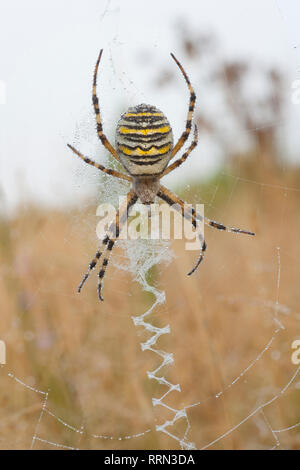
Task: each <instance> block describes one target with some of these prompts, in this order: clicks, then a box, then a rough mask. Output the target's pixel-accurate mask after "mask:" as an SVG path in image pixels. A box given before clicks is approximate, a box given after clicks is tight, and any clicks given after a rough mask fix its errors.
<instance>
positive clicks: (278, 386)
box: [0, 1, 300, 450]
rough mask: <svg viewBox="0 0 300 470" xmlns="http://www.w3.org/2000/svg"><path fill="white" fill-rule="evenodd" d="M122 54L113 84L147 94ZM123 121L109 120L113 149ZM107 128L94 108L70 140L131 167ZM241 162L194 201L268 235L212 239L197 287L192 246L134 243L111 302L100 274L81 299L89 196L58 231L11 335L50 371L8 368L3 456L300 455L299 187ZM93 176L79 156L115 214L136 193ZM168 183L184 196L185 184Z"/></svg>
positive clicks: (110, 6) (83, 175)
mask: <svg viewBox="0 0 300 470" xmlns="http://www.w3.org/2000/svg"><path fill="white" fill-rule="evenodd" d="M278 7H279V9H280V13H282V8H284V7H283V2H276V3H274V9H276V8H278ZM111 14H113V15H115V16H117V15H118V11H117V10H116V9H115V4H114V2H109V1H108V2H107V4H106V5H105V7H104V10H103V14H102V17H101V21H103V20H104V19H105V17H106V15H111ZM285 20H286V19H285ZM118 45H119V38H118V36H116V38H114V39H113V41H112V42H111V50H109V51H108V57H109V59H108V62H109V66H110V71H111V74H112V77H114V82H113V83H114V84H115V86H119V87H120V88H121V89H123V91H124V93H126V92H129V93H131V94H132V95H133V96H134V97H135V89H134V87H135V85H130V81H131V79H130V78H129V77H128V76H126V74H125V75H123V74H122V75H120V73H119V71H118V69H117V65H116V64H115V61H114V58H113V52H112V50H113V47H114V46H116V47H117V46H118ZM106 89H108V88H106ZM137 94H138V93H137ZM125 107H126V106H125ZM104 108H107V106H106V105H105V107H104ZM105 110H107V109H104V111H105ZM173 119H174V118H173ZM271 121H272V122H271V123H270V118H269V116H268V117H267V118H266V121H265V122H262V123H261V127H262V128H264V127H270V128H277V127H278V128H280V126H282V119H281V118H280V119H279V122H278V120H277V119H274V118H272V120H271ZM113 122H114V119H112V118H111V119H107V120H106V121H105V126H106V128H107V129H108V135H109V137H110V138H112V135H113V132H112V130H111V131H109V128H110V127H111V129H113ZM94 127H95V126H94V116H93V114H92V112H90V111H87V110H83V115H82V116H81V117H80V119H77V126H76V130H75V132H73V134H72V136H71V143H72V144H74V145H75V146H76V147H78V148H79V149H80V150H81V151H82V152H83V153H84V154H86V155H89V156H90V157H91V158H94V159H96V160H97V161H100V162H101V163H103V164H105V165H107V166H108V165H109V166H113V167H115V168H116V166H115V163H114V161H113V160H112V159H111V158H110V157H108V156H107V155H106V154H105V152H104V151H103V149H102V147H101V146H99V142H98V140H97V136H96V135H95V130H94ZM257 131H258V126H257V127H256V128H251V126H250V127H248V129H247V130H246V131H244V132H245V134H247V133H248V134H249V136H250V138H251V135H252V134H254V133H257ZM225 133H226V130H225ZM63 140H64V141H65V142H67V141H70V137H69V136H68V138H67V137H64V139H63ZM197 157H199V155H197V154H196V155H195V156H194V157H191V158H194V159H196V158H197ZM236 162H237V163H235V164H234V165H233V166H224V170H222V172H221V173H219V174H218V177H217V178H216V179H214V180H211V181H210V182H209V183H208V184H204V185H203V186H204V190H203V192H202V191H201V188H200V189H199V188H198V187H197V188H194V187H193V184H192V183H191V186H185V188H184V191H185V192H184V198H185V199H186V200H187V202H191V201H190V200H189V198H192V197H193V195H194V201H197V202H201V203H204V205H205V213H206V215H207V216H209V217H210V216H211V214H214V218H216V220H219V221H220V222H222V223H228V225H235V226H237V227H239V226H241V227H243V228H249V229H254V230H255V231H256V232H257V236H256V238H255V239H254V240H248V239H246V238H243V236H239V235H234V234H225V233H222V232H221V233H220V232H213V229H207V230H206V232H205V234H206V236H207V239H208V252H207V256H206V258H205V261H204V263H203V264H202V265H201V267H200V269H199V271H198V272H197V273H196V274H195V275H194V276H193V277H191V278H188V277H187V276H186V273H187V272H188V270H189V268H190V267H191V266H190V264H191V263H193V261H194V258H196V256H197V252H191V253H187V252H185V250H184V242H183V241H180V242H172V241H169V240H167V241H166V240H131V241H127V240H121V241H120V242H119V244H118V248H116V249H115V251H114V252H113V255H112V258H111V262H110V268H109V270H108V272H107V275H106V277H105V282H104V298H105V302H104V303H103V304H102V303H101V304H99V303H98V300H97V296H96V281H95V278H96V276H95V273H93V275H92V276H91V279H90V280H89V281H88V285H87V286H86V291H84V292H83V293H82V294H81V297H80V300H78V295H77V293H76V285H73V282H74V279H75V280H76V279H77V278H78V281H79V280H80V276H81V274H83V272H84V269H85V268H86V267H87V265H88V262H89V261H90V259H91V258H92V256H93V254H94V252H95V251H96V244H97V239H96V236H95V229H96V224H97V222H98V218H97V217H96V216H95V213H96V210H95V206H96V204H95V203H94V202H92V205H91V199H87V202H86V203H82V201H80V202H78V206H77V207H76V209H75V210H73V209H72V210H70V213H69V214H68V223H67V224H65V225H63V226H62V227H61V226H60V227H59V233H58V236H59V237H60V239H61V240H62V245H61V246H60V252H59V253H56V254H54V255H53V259H52V258H51V257H50V258H49V257H48V258H47V263H48V264H49V266H48V273H49V279H48V277H47V275H46V273H47V271H42V275H41V278H39V273H36V274H35V278H34V279H35V289H34V290H32V291H31V294H30V295H27V290H26V283H25V284H24V285H23V286H22V285H21V284H22V283H21V282H20V296H19V299H18V302H19V304H18V305H21V307H20V308H21V309H23V310H22V315H21V317H20V318H19V317H18V316H17V315H15V316H14V319H13V320H12V321H11V322H10V323H9V328H8V334H7V335H6V336H5V335H3V338H2V337H1V338H0V339H4V340H5V341H6V344H7V346H8V352H9V347H10V345H11V344H12V343H13V342H14V341H17V342H18V341H19V337H18V335H17V334H15V333H14V330H18V329H19V330H20V331H22V332H24V338H25V339H24V341H25V343H27V345H29V346H26V347H25V348H23V347H22V346H20V349H19V350H18V348H17V349H16V351H17V352H16V354H17V356H18V355H20V356H22V354H25V353H26V354H27V355H28V356H29V357H32V356H39V355H41V358H40V363H38V361H37V359H32V364H33V365H32V367H28V365H24V370H26V373H24V374H23V373H22V367H20V366H16V367H15V368H11V367H10V361H9V356H8V360H7V365H5V366H4V365H3V366H1V370H0V374H1V379H2V382H3V386H4V387H5V390H6V393H5V394H4V398H3V405H2V407H1V408H2V410H1V422H0V438H1V440H0V445H1V446H3V448H8V447H16V448H18V447H27V448H32V449H37V448H40V449H51V448H60V449H66V450H68V449H69V450H75V449H83V448H95V449H111V448H112V449H124V448H141V449H143V448H148V449H149V448H170V449H176V448H180V449H209V448H212V449H220V448H236V449H246V448H258V449H280V448H282V449H284V448H297V447H298V448H299V444H300V441H299V429H300V410H299V390H300V379H299V369H300V366H299V365H298V364H295V363H294V362H293V361H292V359H291V357H292V353H293V349H292V346H291V345H292V342H293V341H294V340H295V339H297V338H298V339H299V321H300V311H299V308H298V305H299V301H298V300H299V299H298V295H299V294H298V292H297V279H299V269H298V266H297V264H298V263H297V259H299V248H298V245H297V240H298V238H299V228H300V227H299V220H298V219H297V217H295V216H294V215H295V213H296V211H297V208H298V205H299V197H300V189H299V187H297V184H296V180H295V179H292V177H290V169H289V168H288V167H287V166H285V165H284V164H281V166H280V170H281V173H280V174H281V175H284V177H285V178H286V179H285V180H284V181H283V182H282V183H281V181H280V180H279V179H278V178H276V175H275V176H274V178H272V179H270V178H269V173H268V171H269V169H268V168H267V169H266V168H265V167H264V166H263V165H262V166H261V167H259V168H258V171H256V172H253V173H252V174H251V173H249V172H246V173H245V172H244V171H242V170H243V169H242V163H241V162H242V159H239V157H237V161H236ZM82 165H83V164H82V162H80V161H78V163H77V164H76V167H75V170H74V174H73V178H74V191H75V192H76V190H77V189H78V190H79V189H81V187H82V185H83V184H84V185H86V186H89V187H91V188H93V190H94V191H95V192H93V191H91V193H92V196H94V195H95V194H96V192H97V195H96V196H95V198H96V201H97V203H100V202H110V203H112V204H114V205H115V206H116V205H117V203H118V197H119V195H120V194H122V195H125V194H126V192H127V191H128V187H129V186H128V185H127V183H124V182H119V181H118V180H116V179H113V178H110V177H106V176H103V177H102V176H101V177H100V178H99V174H97V172H96V171H94V170H92V169H89V168H88V169H87V168H83V167H82ZM232 168H234V170H233V169H232ZM298 181H299V180H298ZM169 186H170V189H173V190H174V191H175V192H176V187H174V183H172V182H170V185H169ZM224 186H225V189H224ZM220 198H221V199H223V198H224V201H223V203H222V205H221V209H220V204H219V201H220ZM239 199H240V201H239ZM248 200H250V203H249V205H248V206H246V209H245V212H247V214H248V215H247V214H244V213H243V207H245V206H244V204H247V201H248ZM268 213H269V214H270V215H268ZM56 216H57V214H54V215H53V217H56ZM58 217H59V215H58ZM53 223H54V222H52V221H51V220H50V222H47V223H45V222H43V223H42V222H41V223H40V225H39V224H38V223H37V224H36V230H35V240H36V243H37V245H39V246H45V245H43V240H47V243H49V244H50V248H49V250H50V249H53V250H54V248H53V247H54V244H53V241H52V238H51V237H52V236H53V233H52V232H53V230H55V229H52V228H51V227H52V226H51V224H53ZM53 227H54V226H53ZM209 230H210V232H209V233H208V231H209ZM49 233H50V239H49ZM51 247H52V248H51ZM64 251H65V252H66V253H67V255H66V256H67V261H65V260H64V258H63V252H64ZM32 252H34V249H33V248H29V249H28V250H27V256H28V257H30V255H31V254H32ZM17 253H18V254H19V253H20V250H19V251H18V250H17ZM60 258H61V259H60ZM14 263H15V265H14V272H17V273H19V276H20V277H22V276H23V275H24V272H25V274H26V266H25V265H26V257H25V258H24V259H22V258H20V259H19V261H14ZM7 269H8V268H7ZM64 272H65V278H66V279H72V284H70V283H69V282H68V280H64ZM74 272H75V274H76V275H75V274H74ZM14 276H17V274H14ZM12 279H13V281H14V280H16V279H17V277H15V278H13V275H12ZM18 282H19V281H18ZM9 288H11V286H10V285H9ZM37 299H38V300H37ZM51 299H54V304H53V306H51V307H49V306H48V305H47V304H48V303H49V302H50V300H51ZM59 303H62V304H65V305H66V312H64V309H63V308H62V310H60V307H59ZM70 306H71V308H70ZM35 308H36V311H35ZM69 308H70V312H71V313H69V311H67V309H69ZM72 308H73V310H72ZM39 312H42V319H40V318H39V317H38V315H37V313H39ZM31 313H32V315H33V318H34V320H33V321H32V322H30V320H28V318H27V317H28V315H29V314H31ZM53 313H55V315H54V319H53V320H51V315H52V314H53ZM64 314H65V315H66V318H65V317H64ZM64 322H65V323H64ZM70 330H73V331H72V335H73V336H72V337H69V336H70ZM81 330H84V334H82V332H81ZM38 332H39V334H40V339H38V338H37V336H38ZM98 339H99V343H98ZM55 348H56V352H54V353H53V352H51V354H50V349H51V350H53V349H55ZM111 356H113V358H112V357H111ZM20 363H21V365H22V363H23V359H22V358H21V359H20ZM47 369H48V371H49V373H47ZM9 395H11V397H12V398H11V400H12V401H11V402H9ZM5 403H9V404H8V405H7V406H6V404H5ZM13 433H15V434H13ZM13 436H14V437H13ZM13 439H15V440H14V441H13ZM1 441H2V444H1Z"/></svg>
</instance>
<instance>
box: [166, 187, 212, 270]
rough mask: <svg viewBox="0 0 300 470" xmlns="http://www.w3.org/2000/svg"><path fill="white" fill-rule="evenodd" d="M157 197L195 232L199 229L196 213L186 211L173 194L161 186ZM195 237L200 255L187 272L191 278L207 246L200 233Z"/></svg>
mask: <svg viewBox="0 0 300 470" xmlns="http://www.w3.org/2000/svg"><path fill="white" fill-rule="evenodd" d="M157 195H158V197H160V198H161V199H162V200H163V201H165V202H166V203H167V204H169V205H170V206H171V207H173V208H174V209H175V210H176V211H177V212H179V213H180V214H181V215H182V217H183V218H185V219H186V220H188V221H190V222H191V224H192V225H193V227H194V229H195V230H197V229H198V228H199V224H198V222H197V217H196V212H195V210H194V209H193V208H191V209H189V210H188V211H187V210H186V205H185V203H184V201H182V200H181V199H180V198H179V197H177V196H176V195H175V194H173V193H171V191H169V190H168V189H166V188H164V187H163V186H160V190H159V192H158V194H157ZM197 235H198V239H199V241H200V255H199V257H198V260H197V262H196V264H195V265H194V267H193V268H192V269H191V270H190V271H189V272H188V276H191V275H192V274H193V273H194V272H195V271H196V269H197V268H198V266H199V264H200V263H201V261H202V260H203V258H204V253H205V251H206V248H207V244H206V241H205V239H204V237H203V235H202V233H201V232H199V231H198V232H197Z"/></svg>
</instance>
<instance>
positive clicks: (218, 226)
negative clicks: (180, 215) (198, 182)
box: [159, 185, 255, 236]
mask: <svg viewBox="0 0 300 470" xmlns="http://www.w3.org/2000/svg"><path fill="white" fill-rule="evenodd" d="M159 189H160V192H162V193H163V194H164V195H165V197H169V198H170V199H171V200H172V201H173V202H172V204H179V205H180V206H182V207H184V201H183V200H182V199H180V198H179V197H178V196H176V195H175V194H174V193H172V192H171V191H170V190H169V189H167V188H165V187H164V186H162V185H160V186H159ZM191 214H192V215H193V216H194V217H196V219H198V220H200V221H201V222H203V221H204V223H205V224H206V225H209V226H210V227H214V228H216V229H218V230H224V231H225V232H232V233H244V234H245V235H252V236H255V233H254V232H250V231H249V230H243V229H241V228H235V227H227V226H226V225H223V224H221V223H219V222H216V221H215V220H211V219H209V218H208V217H203V216H202V215H200V214H198V213H197V212H196V211H195V209H191Z"/></svg>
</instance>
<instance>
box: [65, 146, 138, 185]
mask: <svg viewBox="0 0 300 470" xmlns="http://www.w3.org/2000/svg"><path fill="white" fill-rule="evenodd" d="M67 146H68V147H69V148H70V149H71V150H72V151H73V152H74V153H75V154H76V155H78V157H80V158H81V159H82V160H83V161H84V162H85V163H88V164H89V165H92V166H94V167H95V168H98V170H101V171H103V172H104V173H107V174H108V175H112V176H115V177H116V178H120V179H123V180H127V181H131V178H130V176H128V175H124V174H123V173H120V172H119V171H116V170H112V169H110V168H105V167H104V166H103V165H100V163H96V162H94V160H91V159H90V158H88V157H85V156H84V155H83V154H82V153H80V152H79V151H78V150H76V149H75V148H74V147H73V146H72V145H70V144H67Z"/></svg>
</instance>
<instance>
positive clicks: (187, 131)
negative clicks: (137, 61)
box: [170, 53, 196, 171]
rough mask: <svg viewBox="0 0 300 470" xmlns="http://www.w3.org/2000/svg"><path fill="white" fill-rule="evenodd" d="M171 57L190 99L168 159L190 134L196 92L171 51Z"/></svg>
mask: <svg viewBox="0 0 300 470" xmlns="http://www.w3.org/2000/svg"><path fill="white" fill-rule="evenodd" d="M171 57H172V59H174V61H175V62H176V64H177V65H178V67H179V69H180V70H181V73H182V75H183V76H184V79H185V81H186V83H187V86H188V89H189V92H190V101H189V109H188V115H187V120H186V125H185V130H184V131H183V133H182V134H181V136H180V138H179V139H178V142H177V144H176V145H175V146H174V147H173V149H172V152H171V156H170V160H171V159H172V158H173V157H174V156H175V155H176V153H177V152H178V151H179V150H180V149H181V147H182V146H183V144H184V143H185V141H186V140H187V139H188V136H189V135H190V132H191V128H192V120H193V114H194V109H195V102H196V94H195V92H194V89H193V87H192V85H191V82H190V79H189V77H188V76H187V74H186V72H185V70H184V68H183V67H182V65H181V63H180V62H179V60H177V59H176V57H175V56H174V54H172V53H171ZM170 171H171V170H170Z"/></svg>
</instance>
